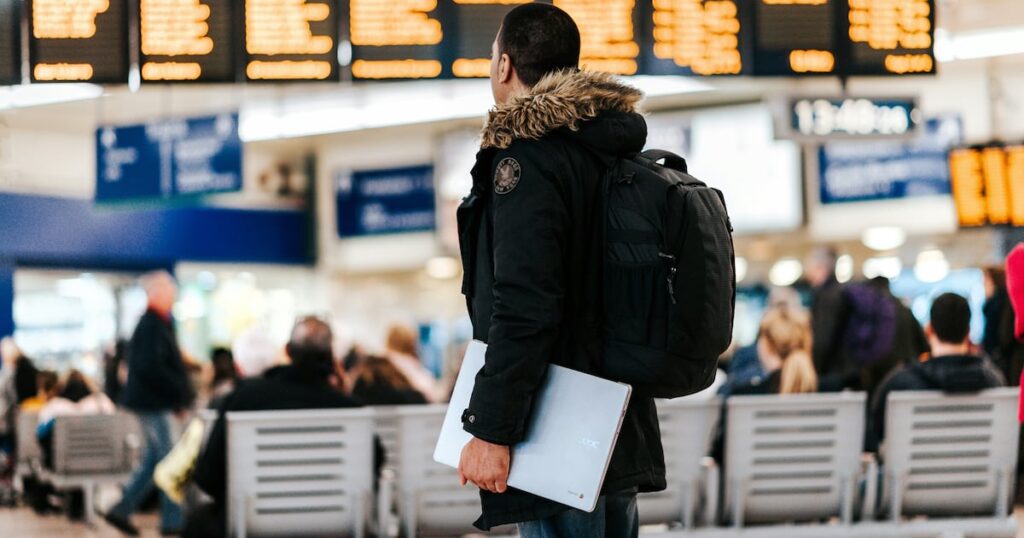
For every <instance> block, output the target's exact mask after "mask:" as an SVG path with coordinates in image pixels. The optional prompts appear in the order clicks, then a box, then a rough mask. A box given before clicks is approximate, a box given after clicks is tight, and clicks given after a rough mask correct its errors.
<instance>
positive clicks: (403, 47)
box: [342, 0, 493, 79]
mask: <svg viewBox="0 0 1024 538" xmlns="http://www.w3.org/2000/svg"><path fill="white" fill-rule="evenodd" d="M348 4H349V9H348V16H349V20H348V21H347V24H345V22H343V23H342V30H343V31H344V30H345V29H346V28H347V30H348V35H347V37H348V40H349V41H350V42H351V44H352V66H351V72H352V78H354V79H418V78H437V77H439V76H440V75H441V72H442V68H443V65H442V62H441V58H442V53H441V50H442V48H441V42H442V40H443V39H444V31H443V30H442V27H441V20H440V18H439V14H438V2H437V0H349V3H348ZM492 37H493V36H492Z"/></svg>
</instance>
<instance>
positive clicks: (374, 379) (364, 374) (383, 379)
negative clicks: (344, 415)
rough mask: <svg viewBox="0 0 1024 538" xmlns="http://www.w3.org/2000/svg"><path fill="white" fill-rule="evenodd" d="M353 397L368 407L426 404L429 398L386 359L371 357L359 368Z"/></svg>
mask: <svg viewBox="0 0 1024 538" xmlns="http://www.w3.org/2000/svg"><path fill="white" fill-rule="evenodd" d="M352 396H353V397H354V398H356V399H358V400H359V401H360V402H362V403H364V404H366V405H405V404H425V403H427V398H426V397H425V396H423V393H421V392H420V391H418V390H416V389H414V388H413V387H412V384H411V383H409V379H408V378H406V377H405V375H404V374H402V372H401V371H399V370H398V368H396V367H395V365H394V364H392V362H391V361H390V360H388V359H386V358H384V357H376V356H370V357H367V358H366V359H365V360H363V362H362V364H361V365H360V366H359V372H358V375H357V376H356V382H355V386H354V387H353V388H352Z"/></svg>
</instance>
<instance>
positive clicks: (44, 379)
mask: <svg viewBox="0 0 1024 538" xmlns="http://www.w3.org/2000/svg"><path fill="white" fill-rule="evenodd" d="M59 381H60V378H58V377H57V372H54V371H53V370H43V371H42V372H39V374H38V375H36V395H35V396H33V397H31V398H29V399H27V400H25V401H24V402H21V407H20V408H19V411H21V412H22V413H38V412H39V410H40V409H42V408H43V407H44V406H45V405H46V403H47V402H49V401H50V400H52V399H53V398H55V397H56V396H57V386H58V382H59Z"/></svg>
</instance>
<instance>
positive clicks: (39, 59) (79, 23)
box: [27, 0, 128, 84]
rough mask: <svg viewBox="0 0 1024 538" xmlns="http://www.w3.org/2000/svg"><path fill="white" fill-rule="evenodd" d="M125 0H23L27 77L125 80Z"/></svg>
mask: <svg viewBox="0 0 1024 538" xmlns="http://www.w3.org/2000/svg"><path fill="white" fill-rule="evenodd" d="M125 2H126V0H29V1H28V2H27V4H28V6H29V11H28V25H29V26H28V27H29V64H30V75H31V77H32V81H33V82H94V83H111V84H117V83H125V82H127V81H128V31H127V30H128V18H127V10H126V9H125V7H126V6H125Z"/></svg>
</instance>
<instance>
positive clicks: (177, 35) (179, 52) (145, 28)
mask: <svg viewBox="0 0 1024 538" xmlns="http://www.w3.org/2000/svg"><path fill="white" fill-rule="evenodd" d="M209 18H210V6H207V5H204V4H201V3H200V2H199V0H141V2H139V26H140V32H141V45H142V53H143V54H145V55H147V56H205V55H208V54H210V53H211V52H213V39H211V38H210V37H209V35H208V33H209V30H210V25H209V23H208V22H207V21H208V20H209ZM202 74H203V68H202V66H201V65H200V64H199V63H198V62H186V61H183V62H177V61H167V62H152V61H147V62H145V63H143V64H142V78H143V80H198V79H199V77H200V76H201V75H202Z"/></svg>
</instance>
